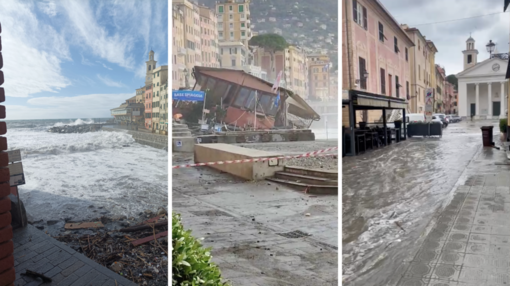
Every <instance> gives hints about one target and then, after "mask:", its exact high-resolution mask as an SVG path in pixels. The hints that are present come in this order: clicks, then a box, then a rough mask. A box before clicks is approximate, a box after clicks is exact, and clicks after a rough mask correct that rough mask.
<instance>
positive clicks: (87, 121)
mask: <svg viewBox="0 0 510 286" xmlns="http://www.w3.org/2000/svg"><path fill="white" fill-rule="evenodd" d="M93 123H94V120H92V119H88V120H82V119H76V120H75V121H72V120H70V121H69V122H68V123H64V122H57V123H55V125H53V127H60V126H65V125H69V126H75V125H84V124H93Z"/></svg>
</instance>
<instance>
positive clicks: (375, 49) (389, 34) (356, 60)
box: [342, 0, 414, 99]
mask: <svg viewBox="0 0 510 286" xmlns="http://www.w3.org/2000/svg"><path fill="white" fill-rule="evenodd" d="M342 9H343V11H348V12H346V13H342V37H343V42H342V71H343V72H342V89H343V90H361V91H365V92H369V93H373V94H377V95H385V96H391V97H398V98H403V99H407V98H408V96H409V89H410V80H411V70H410V57H409V50H410V48H411V47H413V46H414V43H413V42H412V40H411V39H410V38H409V37H408V36H407V34H406V33H405V32H404V31H403V30H402V29H401V28H400V25H399V23H398V22H397V21H396V20H395V19H394V18H393V17H392V16H391V14H390V13H389V12H388V11H387V10H386V8H384V6H383V5H382V4H381V3H380V2H379V1H378V0H354V1H342Z"/></svg>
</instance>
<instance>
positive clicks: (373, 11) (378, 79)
mask: <svg viewBox="0 0 510 286" xmlns="http://www.w3.org/2000/svg"><path fill="white" fill-rule="evenodd" d="M342 11H347V12H346V13H342V38H343V40H342V108H343V109H342V112H343V113H344V114H345V116H346V118H348V119H349V121H348V122H344V126H346V127H349V128H350V129H349V130H350V131H351V132H354V131H353V130H354V128H356V127H357V124H356V123H357V122H365V123H367V124H370V123H374V122H379V121H381V120H382V119H383V114H384V113H383V112H384V111H383V110H382V108H381V104H383V103H382V102H376V100H373V101H371V100H368V101H367V102H365V103H364V104H365V106H364V110H355V108H354V107H353V106H354V104H358V103H357V102H355V100H354V99H356V98H357V97H361V96H366V97H373V98H376V97H377V98H379V99H380V101H385V102H386V104H389V102H391V103H392V104H395V106H398V108H395V109H393V110H395V111H397V112H400V111H399V109H400V110H402V109H405V108H402V106H405V105H407V99H408V98H409V92H410V88H409V85H410V80H411V65H410V63H409V60H410V59H409V50H410V49H411V48H412V47H413V46H414V45H415V43H414V42H413V40H412V39H411V38H410V37H409V36H408V34H407V33H406V32H405V31H404V30H403V29H402V28H401V26H400V24H399V23H398V22H397V21H396V20H395V18H393V16H392V15H391V14H390V13H389V12H388V10H387V9H386V8H385V7H384V6H383V5H382V4H381V2H380V1H377V0H375V1H374V0H353V1H342ZM426 64H427V66H429V64H428V62H427V63H426ZM310 74H311V75H313V70H312V72H311V73H310ZM319 78H320V77H319ZM313 88H314V87H313V86H312V82H311V81H310V89H313ZM315 93H316V94H317V95H316V97H318V96H319V97H320V94H318V92H317V91H316V92H315ZM356 101H357V99H356ZM367 109H368V110H367ZM370 109H371V110H370ZM351 112H356V114H352V113H351ZM386 115H387V116H388V115H389V114H388V113H386ZM391 116H393V113H392V114H391ZM391 116H390V117H391ZM351 120H352V122H351ZM351 138H354V134H353V133H352V134H351ZM352 146H353V145H351V147H352Z"/></svg>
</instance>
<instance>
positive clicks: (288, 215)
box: [172, 154, 338, 286]
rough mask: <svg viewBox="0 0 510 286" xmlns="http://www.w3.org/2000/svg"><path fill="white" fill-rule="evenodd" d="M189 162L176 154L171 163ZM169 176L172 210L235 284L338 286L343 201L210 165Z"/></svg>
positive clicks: (183, 156) (226, 277)
mask: <svg viewBox="0 0 510 286" xmlns="http://www.w3.org/2000/svg"><path fill="white" fill-rule="evenodd" d="M179 157H180V158H179ZM185 157H186V155H176V154H174V156H173V159H174V164H177V163H176V162H185V161H186V160H187V159H186V158H185ZM188 159H189V158H188ZM172 179H173V186H172V206H173V211H174V212H177V213H180V214H181V215H182V222H183V224H184V227H185V228H186V229H191V230H192V235H194V236H195V237H196V238H204V240H203V241H202V242H203V244H204V245H205V246H206V247H212V251H211V253H212V256H213V262H215V263H216V264H217V265H218V266H219V268H220V269H221V272H222V275H223V277H224V278H225V279H226V280H228V281H230V282H231V283H232V285H248V286H256V285H258V286H273V285H274V286H276V285H318V286H320V285H324V286H326V285H338V224H337V222H338V211H337V209H338V196H310V195H307V194H305V193H303V192H302V191H298V190H293V189H290V188H287V187H284V186H281V185H278V184H274V183H269V182H267V181H260V182H245V181H242V180H239V179H236V178H234V177H232V176H230V175H228V174H225V173H220V172H218V171H216V170H213V169H211V168H205V167H202V168H187V169H175V170H173V178H172ZM306 214H309V216H307V215H306Z"/></svg>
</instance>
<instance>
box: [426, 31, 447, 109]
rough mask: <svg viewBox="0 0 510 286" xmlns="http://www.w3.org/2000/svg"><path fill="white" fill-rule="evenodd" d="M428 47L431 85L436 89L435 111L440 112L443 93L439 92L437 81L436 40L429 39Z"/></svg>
mask: <svg viewBox="0 0 510 286" xmlns="http://www.w3.org/2000/svg"><path fill="white" fill-rule="evenodd" d="M427 47H428V48H429V54H428V58H427V59H428V61H429V66H430V74H429V75H428V76H429V82H430V86H431V87H432V88H433V89H434V111H435V112H440V110H442V107H443V106H442V104H443V103H442V94H437V86H438V83H437V81H436V75H437V73H436V53H437V48H436V45H434V42H432V41H431V40H427Z"/></svg>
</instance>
